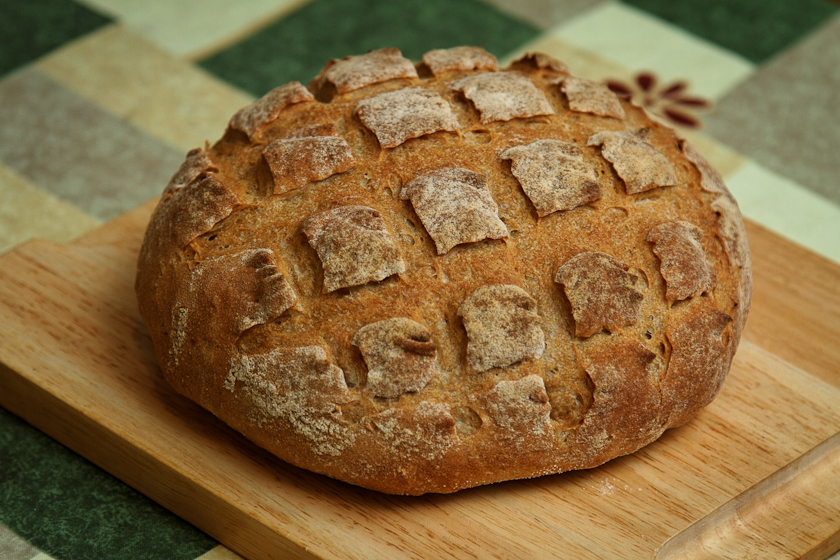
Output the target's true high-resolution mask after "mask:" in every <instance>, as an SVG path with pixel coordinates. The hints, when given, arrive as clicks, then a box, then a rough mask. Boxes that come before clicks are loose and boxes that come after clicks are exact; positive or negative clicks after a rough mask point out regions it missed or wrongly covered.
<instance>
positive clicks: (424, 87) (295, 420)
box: [136, 47, 751, 494]
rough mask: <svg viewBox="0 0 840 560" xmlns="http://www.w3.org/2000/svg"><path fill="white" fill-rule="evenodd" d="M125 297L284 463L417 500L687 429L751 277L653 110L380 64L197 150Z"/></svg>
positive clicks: (534, 69) (294, 86) (167, 195)
mask: <svg viewBox="0 0 840 560" xmlns="http://www.w3.org/2000/svg"><path fill="white" fill-rule="evenodd" d="M136 289H137V297H138V301H139V305H140V311H141V314H142V317H143V319H144V321H145V323H146V325H147V326H148V329H149V332H150V334H151V337H152V340H153V342H154V347H155V350H156V353H157V357H158V360H159V363H160V366H161V368H162V370H163V372H164V374H165V376H166V378H167V380H168V381H169V383H170V384H171V385H172V386H173V387H174V388H175V389H176V390H177V391H178V392H180V393H182V394H183V395H186V396H187V397H189V398H190V399H193V400H194V401H196V402H198V403H199V404H201V405H202V406H203V407H205V408H207V409H208V410H210V411H211V412H212V413H213V414H215V415H216V416H218V417H219V418H221V419H222V420H224V421H225V422H226V423H228V424H229V425H231V426H232V427H234V428H235V429H236V430H238V431H240V432H241V433H243V434H244V435H245V436H247V437H248V438H250V439H251V440H252V441H254V442H255V443H256V444H258V445H260V446H262V447H264V448H265V449H267V450H269V451H271V452H272V453H274V454H276V455H277V456H279V457H280V458H282V459H284V460H286V461H288V462H289V463H292V464H294V465H297V466H300V467H303V468H306V469H309V470H312V471H315V472H317V473H323V474H325V475H328V476H330V477H334V478H337V479H340V480H343V481H346V482H349V483H352V484H356V485H360V486H364V487H367V488H372V489H375V490H380V491H383V492H388V493H394V494H423V493H426V492H444V493H445V492H454V491H456V490H459V489H462V488H467V487H472V486H477V485H481V484H488V483H492V482H498V481H503V480H510V479H519V478H528V477H536V476H540V475H545V474H549V473H558V472H562V471H567V470H571V469H583V468H589V467H594V466H597V465H600V464H602V463H604V462H605V461H608V460H609V459H612V458H614V457H616V456H619V455H624V454H627V453H632V452H633V451H636V450H637V449H639V448H640V447H642V446H644V445H646V444H648V443H650V442H652V441H654V440H655V439H656V438H657V437H659V436H660V435H661V434H662V432H663V431H664V430H666V429H668V428H670V427H674V426H679V425H680V424H683V423H684V422H686V421H687V420H689V419H690V418H691V417H692V416H693V415H694V414H695V413H696V412H697V411H698V409H700V408H701V407H703V406H705V405H706V404H708V403H709V402H710V401H711V400H712V399H713V398H714V396H715V395H716V394H717V392H718V391H719V389H720V388H721V385H722V384H723V382H724V379H725V377H726V374H727V372H728V370H729V366H730V363H731V361H732V356H733V354H734V352H735V349H736V346H737V344H738V340H739V338H740V334H741V330H742V328H743V325H744V321H745V319H746V315H747V310H748V308H749V303H750V291H751V272H750V257H749V250H748V247H747V244H746V237H745V233H744V226H743V222H742V219H741V215H740V213H739V211H738V206H737V204H736V203H735V200H734V199H733V198H732V195H731V194H730V193H729V192H728V190H727V189H726V187H725V186H724V184H723V181H722V180H721V177H720V175H719V174H718V173H717V172H716V171H715V170H714V169H713V168H712V167H711V166H710V165H709V164H708V162H706V161H705V160H704V159H703V157H702V156H701V155H700V154H699V153H698V152H697V151H696V150H695V148H693V147H692V145H691V144H689V143H688V142H687V141H686V140H685V139H684V138H682V137H681V136H680V135H679V134H678V133H676V132H675V131H674V130H672V129H671V128H669V127H667V126H665V125H664V124H663V123H661V122H659V121H658V120H657V119H655V118H653V117H651V116H650V115H648V114H647V113H646V112H645V111H644V109H642V108H640V107H638V106H636V105H633V104H631V103H630V102H628V101H627V100H622V99H619V98H617V97H616V96H615V95H614V94H613V93H612V92H611V91H610V90H609V89H607V88H606V87H605V86H603V85H601V84H599V83H595V82H592V81H588V80H584V79H580V78H576V77H574V76H573V75H571V74H570V73H569V71H568V70H567V69H566V67H565V66H564V65H563V64H561V63H560V62H558V61H556V60H554V59H552V58H550V57H548V56H546V55H542V54H531V55H527V56H525V57H524V58H522V59H520V60H518V61H516V62H514V63H513V64H512V65H511V66H510V67H509V68H507V69H504V70H499V69H498V64H497V62H496V59H495V58H494V57H493V56H492V55H490V54H489V53H487V52H486V51H484V50H482V49H479V48H475V47H458V48H454V49H448V50H436V51H431V52H429V53H427V54H426V55H424V57H423V61H422V62H419V63H416V64H415V63H412V62H411V61H409V60H407V59H405V58H403V57H402V55H401V53H400V51H398V50H397V49H383V50H379V51H374V52H370V53H368V54H366V55H363V56H355V57H348V58H346V59H344V60H340V61H337V60H333V61H331V62H330V63H329V64H328V65H327V66H326V68H324V70H323V71H322V72H321V74H320V75H319V76H318V77H317V78H316V79H315V80H313V81H312V83H310V84H309V86H308V87H303V86H302V85H301V84H299V83H297V82H292V83H289V84H286V85H284V86H281V87H278V88H277V89H275V90H273V91H271V92H269V93H268V94H267V95H265V96H264V97H263V98H262V99H259V100H257V101H255V102H254V103H252V104H251V105H249V106H247V107H245V108H243V109H242V110H241V111H239V112H238V113H236V115H234V116H233V118H232V119H231V121H230V124H229V126H228V128H227V130H226V132H225V134H224V136H223V137H222V139H221V140H219V141H218V142H217V143H216V144H215V145H214V146H213V147H212V148H211V147H209V146H206V147H205V148H204V149H196V150H193V151H191V152H190V153H189V154H188V155H187V158H186V161H185V162H184V164H183V165H182V166H181V168H180V169H179V170H178V171H177V172H176V173H175V175H174V176H173V177H172V180H171V181H170V183H169V185H168V186H167V187H166V189H165V190H164V192H163V196H162V198H161V200H160V202H159V204H158V206H157V208H156V209H155V211H154V214H153V216H152V219H151V222H150V224H149V227H148V231H147V232H146V236H145V240H144V242H143V246H142V250H141V253H140V258H139V268H138V274H137V281H136Z"/></svg>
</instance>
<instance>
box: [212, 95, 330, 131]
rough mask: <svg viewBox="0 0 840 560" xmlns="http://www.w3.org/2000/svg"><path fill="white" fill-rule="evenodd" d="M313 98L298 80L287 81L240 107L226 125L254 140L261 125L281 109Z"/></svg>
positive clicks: (272, 118)
mask: <svg viewBox="0 0 840 560" xmlns="http://www.w3.org/2000/svg"><path fill="white" fill-rule="evenodd" d="M314 100H315V98H314V97H313V96H312V94H311V93H309V91H308V90H307V89H306V88H305V87H303V86H302V85H300V82H289V83H288V84H285V85H282V86H280V87H277V88H274V89H273V90H271V91H269V92H268V93H266V94H265V95H264V96H262V97H261V98H260V99H257V100H256V101H254V102H253V103H251V104H250V105H248V106H247V107H244V108H242V109H240V110H239V112H237V113H236V114H235V115H234V116H233V118H232V119H230V124H229V125H228V126H230V128H232V129H234V130H239V131H242V132H244V133H245V134H247V135H248V138H250V139H251V140H254V139H255V138H257V137H259V134H260V131H261V130H262V129H263V127H265V126H266V125H268V124H269V123H271V122H272V121H274V120H276V119H277V117H278V116H279V115H280V113H281V112H282V111H283V109H285V108H286V107H288V106H289V105H293V104H295V103H303V102H304V101H314Z"/></svg>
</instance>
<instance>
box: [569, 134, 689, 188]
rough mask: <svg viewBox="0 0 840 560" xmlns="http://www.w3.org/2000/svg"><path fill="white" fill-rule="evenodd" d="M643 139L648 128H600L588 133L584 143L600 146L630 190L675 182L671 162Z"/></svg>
mask: <svg viewBox="0 0 840 560" xmlns="http://www.w3.org/2000/svg"><path fill="white" fill-rule="evenodd" d="M647 139H648V129H641V130H638V131H636V132H632V131H623V132H614V131H603V132H598V133H596V134H593V135H592V136H590V137H589V140H588V141H587V142H586V145H587V146H598V145H602V146H603V148H602V150H601V153H602V154H603V155H604V158H606V159H607V160H608V161H609V162H610V163H612V164H613V168H615V172H616V173H618V176H619V177H621V179H622V180H623V181H624V184H625V186H626V187H627V192H628V193H630V194H638V193H641V192H645V191H649V190H651V189H655V188H656V187H670V186H673V185H676V184H677V176H676V173H675V172H674V167H673V166H672V165H671V162H670V161H668V158H667V157H665V154H663V153H662V152H660V151H659V150H657V149H656V148H654V147H653V146H652V145H650V144H649V143H648V141H647Z"/></svg>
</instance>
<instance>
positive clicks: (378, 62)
mask: <svg viewBox="0 0 840 560" xmlns="http://www.w3.org/2000/svg"><path fill="white" fill-rule="evenodd" d="M416 77H417V70H415V68H414V64H412V63H411V61H410V60H408V59H407V58H404V57H403V56H402V53H401V52H400V50H399V49H395V48H387V49H379V50H378V51H371V52H369V53H367V54H363V55H361V56H348V57H347V58H345V59H343V60H336V61H333V62H331V63H330V64H328V65H327V67H326V68H324V71H323V72H322V73H321V75H320V76H319V77H318V78H316V83H318V84H319V85H323V84H324V83H326V82H328V83H331V84H333V85H334V86H335V89H336V93H338V94H343V93H348V92H351V91H354V90H357V89H360V88H363V87H365V86H369V85H373V84H378V83H380V82H386V81H388V80H393V79H396V78H416Z"/></svg>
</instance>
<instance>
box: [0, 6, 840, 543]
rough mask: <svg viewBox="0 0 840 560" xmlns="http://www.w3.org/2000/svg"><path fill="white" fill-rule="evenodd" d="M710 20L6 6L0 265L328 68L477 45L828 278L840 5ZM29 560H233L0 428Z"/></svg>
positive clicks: (627, 11) (733, 9) (501, 10)
mask: <svg viewBox="0 0 840 560" xmlns="http://www.w3.org/2000/svg"><path fill="white" fill-rule="evenodd" d="M712 4H714V6H711V7H710V6H709V2H704V3H701V2H683V3H672V2H670V1H667V0H627V1H625V2H621V3H619V2H615V1H609V0H556V1H552V0H527V1H520V0H488V1H487V2H479V1H467V0H459V1H457V2H452V1H450V0H410V1H401V2H399V3H394V2H389V1H388V0H310V1H308V2H307V1H303V0H252V1H250V2H241V1H234V0H214V1H213V2H198V1H197V0H193V1H164V0H156V1H149V2H136V3H125V2H120V1H117V0H85V1H84V2H72V1H70V0H29V1H28V2H25V3H22V2H2V3H0V252H3V251H6V250H9V249H11V248H12V247H14V246H16V245H18V244H19V243H22V242H24V241H26V240H27V239H30V238H43V239H48V240H52V241H59V242H66V241H70V240H72V239H74V238H76V237H78V236H80V235H82V234H84V233H86V232H89V231H91V230H93V229H96V228H97V227H99V226H101V225H102V224H104V223H106V222H109V221H111V220H113V219H115V218H116V217H118V216H120V215H121V214H123V213H124V212H127V211H129V210H131V209H133V208H135V207H137V206H138V205H140V204H142V203H144V202H145V201H147V200H149V199H151V198H154V197H155V196H157V195H158V194H159V193H160V191H161V190H162V187H163V186H164V185H165V184H166V182H167V181H168V179H169V176H170V175H171V174H172V173H173V172H174V170H175V169H177V167H178V165H179V163H180V161H181V160H182V159H183V156H184V154H185V152H187V151H188V150H189V149H191V148H194V147H197V146H201V145H203V144H204V142H205V141H210V142H212V141H214V140H215V139H216V138H218V137H219V136H220V135H221V133H222V131H223V130H224V127H225V125H226V123H227V120H228V118H229V117H230V115H232V114H233V113H234V112H235V111H236V110H238V109H239V108H240V107H242V106H243V105H245V104H247V103H249V102H250V101H251V100H252V99H254V98H255V97H258V96H260V95H262V94H263V93H265V92H266V91H268V90H269V89H271V88H272V87H274V86H276V85H280V84H282V83H285V82H287V81H290V80H299V81H301V82H303V83H306V82H307V81H308V80H309V79H311V78H312V77H313V76H314V75H315V74H316V73H317V72H318V71H319V70H320V68H321V66H322V65H323V63H324V62H326V61H327V60H328V59H330V58H335V57H341V56H344V55H347V54H360V53H363V52H365V51H367V50H369V49H373V48H381V47H385V46H397V47H399V48H400V49H402V51H403V53H404V54H405V55H406V56H408V57H410V58H413V59H418V58H419V57H420V56H421V55H422V54H423V52H425V51H427V50H430V49H433V48H441V47H450V46H455V45H457V44H476V45H481V46H483V47H485V48H486V49H487V50H489V51H490V52H492V53H493V54H495V55H497V56H498V57H499V59H500V61H501V62H502V63H503V64H504V63H505V62H506V61H508V60H511V59H513V58H514V57H516V56H517V55H519V54H521V53H522V52H525V51H534V50H536V51H542V52H546V53H548V54H551V55H552V56H554V57H556V58H558V59H560V60H563V61H564V62H566V63H567V64H568V65H569V66H570V68H571V69H572V71H573V72H575V73H576V74H578V75H580V76H583V77H587V78H591V79H596V80H609V81H611V82H613V83H614V84H616V87H623V88H625V89H626V90H628V91H630V92H631V93H632V94H633V96H634V99H636V100H637V102H639V103H642V104H646V105H647V106H648V107H649V109H650V110H651V111H653V112H654V113H657V114H659V115H660V116H662V117H663V118H665V119H666V120H669V121H671V122H672V123H673V124H674V125H675V126H677V127H678V128H680V130H681V131H682V132H683V133H684V134H685V135H686V136H688V137H689V138H690V139H691V140H692V141H693V142H694V143H695V144H696V145H697V146H698V147H699V148H700V150H701V151H702V152H703V153H704V154H705V155H706V157H707V158H708V159H709V160H710V161H712V163H713V164H714V165H715V166H716V167H717V168H718V169H719V170H720V171H721V172H722V173H723V175H724V177H725V179H726V182H727V184H728V185H729V187H730V189H731V190H732V191H733V193H734V194H735V196H736V197H737V198H738V200H739V203H740V205H741V208H742V211H743V212H744V214H745V216H747V217H748V218H750V219H751V220H753V221H754V222H756V223H758V224H761V225H762V226H763V227H765V228H767V229H769V230H771V231H773V232H775V233H777V234H779V235H781V236H783V237H785V238H787V239H790V240H792V241H794V242H795V243H797V244H798V245H801V246H804V247H806V248H808V249H809V250H810V251H813V252H814V253H816V254H818V255H821V256H822V257H824V258H825V259H829V260H831V261H833V262H835V263H840V179H838V176H840V174H838V173H837V171H838V167H840V166H838V164H837V162H836V153H837V149H838V148H840V125H838V123H840V98H838V96H837V94H836V92H837V91H838V90H840V3H838V2H828V1H826V0H808V1H804V0H803V1H800V2H795V3H793V2H789V1H788V0H772V1H769V2H768V1H764V2H761V3H758V2H756V1H755V0H727V1H724V0H715V1H713V2H712ZM759 6H760V8H759ZM711 8H714V9H711ZM671 86H675V87H671ZM669 92H670V93H669ZM792 266H796V265H795V263H794V264H792ZM753 319H755V317H753ZM748 327H749V326H748ZM754 328H756V329H760V325H756V326H755V327H754ZM783 345H784V341H780V346H783ZM815 359H817V360H818V357H817V358H815ZM34 557H38V558H39V559H40V558H50V557H53V558H57V559H69V560H74V559H77V558H78V559H81V558H141V557H142V558H153V559H154V558H167V559H172V558H183V559H185V560H187V559H194V558H199V557H201V558H204V559H224V558H236V556H235V555H234V554H233V553H232V552H230V551H228V550H226V549H225V548H224V547H222V546H219V545H217V543H216V542H215V541H213V540H212V539H211V538H210V537H208V536H207V535H205V534H204V533H202V532H200V531H198V530H197V529H195V528H194V527H192V526H190V525H189V524H187V523H185V522H184V521H182V520H180V519H179V518H177V517H176V516H174V515H172V514H171V513H169V512H167V511H166V510H165V509H163V508H161V507H160V506H158V505H157V504H155V503H154V502H152V501H150V500H148V499H147V498H145V497H144V496H142V495H140V494H139V493H137V492H135V491H134V490H132V489H130V488H129V487H127V486H125V485H124V484H123V483H121V482H120V481H118V480H116V479H114V478H113V477H111V476H110V475H108V474H107V473H105V472H104V471H101V470H100V469H98V468H97V467H95V466H93V465H92V464H90V463H88V462H87V461H85V460H84V459H82V458H81V457H79V456H78V455H76V454H75V453H73V452H72V451H69V450H68V449H66V448H64V447H63V446H61V445H60V444H58V443H56V442H55V441H53V440H51V439H50V438H48V437H47V436H45V435H44V434H42V433H40V432H39V431H37V430H35V429H34V428H32V427H30V426H29V425H28V424H26V423H25V422H23V421H22V420H21V419H19V418H18V417H16V416H14V415H12V414H11V413H9V412H7V411H5V410H3V409H0V558H4V559H7V558H8V559H10V560H25V559H30V558H34Z"/></svg>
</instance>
